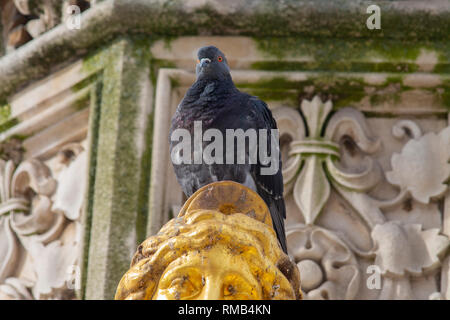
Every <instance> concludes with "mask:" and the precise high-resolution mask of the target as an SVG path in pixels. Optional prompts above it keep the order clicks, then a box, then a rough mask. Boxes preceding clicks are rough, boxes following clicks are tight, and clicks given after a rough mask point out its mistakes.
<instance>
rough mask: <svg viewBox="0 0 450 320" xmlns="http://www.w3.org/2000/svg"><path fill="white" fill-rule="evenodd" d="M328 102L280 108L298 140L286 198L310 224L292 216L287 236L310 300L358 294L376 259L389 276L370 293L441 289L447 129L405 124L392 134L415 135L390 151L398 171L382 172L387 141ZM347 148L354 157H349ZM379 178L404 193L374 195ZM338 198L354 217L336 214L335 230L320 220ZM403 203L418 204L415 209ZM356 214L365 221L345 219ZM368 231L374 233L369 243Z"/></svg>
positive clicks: (406, 295) (288, 132)
mask: <svg viewBox="0 0 450 320" xmlns="http://www.w3.org/2000/svg"><path fill="white" fill-rule="evenodd" d="M331 109H332V105H331V102H326V103H323V102H322V101H321V100H320V99H319V98H318V97H315V98H314V99H313V100H312V101H306V100H305V101H303V102H302V104H301V114H300V113H298V112H297V111H295V110H293V109H290V108H278V109H275V110H274V117H275V119H276V120H277V122H278V126H279V128H280V137H282V138H283V135H284V136H288V137H289V139H288V141H291V142H290V144H289V146H288V150H287V152H284V154H287V155H288V159H287V161H286V159H285V162H286V165H285V167H284V170H283V174H284V177H285V184H286V194H285V197H291V199H293V200H290V201H293V203H294V204H295V205H296V207H297V212H299V213H300V214H301V215H302V218H301V219H300V220H301V221H303V222H302V223H296V224H289V223H288V224H287V225H288V227H287V238H288V247H289V253H290V255H291V256H292V257H293V258H294V259H295V262H297V264H298V267H299V269H300V273H301V274H302V277H303V278H304V281H303V282H302V289H303V291H304V293H305V298H306V299H352V298H358V297H359V294H360V291H361V287H363V286H365V285H366V284H365V283H364V282H363V281H361V280H362V274H361V271H363V272H364V273H365V271H366V270H365V268H364V267H367V266H370V265H373V266H375V267H376V270H378V271H379V273H380V276H381V277H382V286H381V288H379V289H378V290H377V291H375V292H376V295H375V296H374V295H372V296H371V298H378V299H416V298H417V295H416V294H417V293H415V292H414V289H413V287H414V286H417V285H423V286H424V287H426V288H427V289H426V290H428V291H430V294H429V296H430V297H435V296H437V295H439V296H440V293H439V292H433V289H432V287H433V286H435V283H437V280H434V277H435V275H436V272H437V271H438V268H439V267H440V265H441V261H443V259H444V258H445V254H446V251H447V248H448V246H449V244H450V242H449V239H448V238H447V236H444V235H442V234H440V224H441V222H440V221H441V217H440V213H439V209H438V206H437V203H436V202H437V201H440V200H441V199H442V198H443V196H444V194H445V193H446V192H447V191H448V185H447V184H446V183H448V179H449V176H450V164H449V160H450V127H447V128H446V129H444V130H442V131H441V132H440V133H437V134H436V133H432V132H430V133H427V134H425V135H422V131H421V129H420V127H419V126H418V125H417V124H416V123H415V122H413V121H411V120H400V121H398V122H397V123H396V124H395V125H394V126H393V128H392V134H393V136H394V137H395V138H397V139H404V138H405V137H410V138H412V139H411V140H410V141H409V142H407V143H406V144H405V146H404V147H403V150H402V151H401V153H399V154H398V153H394V154H393V155H392V157H391V165H392V170H391V171H389V172H387V173H386V174H385V175H383V174H382V170H381V166H380V165H379V164H378V162H377V161H376V160H375V158H374V157H373V155H375V154H376V153H377V152H378V151H379V150H380V147H381V143H380V142H379V140H378V139H376V138H374V137H373V135H372V134H371V132H370V130H369V126H368V124H367V123H366V119H365V118H364V116H363V114H362V113H361V112H359V111H357V110H355V109H352V108H343V109H340V110H338V111H336V112H335V113H334V114H333V115H331ZM302 116H303V118H304V121H303V119H302ZM304 123H305V124H306V126H305V125H304ZM282 148H283V146H282ZM347 153H352V154H351V156H354V158H355V159H356V160H352V161H342V159H343V158H346V159H348V157H349V155H348V154H347ZM349 163H351V164H352V165H351V166H349V165H348V164H349ZM381 182H383V183H387V184H389V183H390V184H391V185H394V186H396V187H398V189H399V191H398V193H397V194H396V195H395V196H394V197H393V198H391V199H387V200H385V199H378V198H376V197H374V196H373V195H372V194H371V192H372V191H373V190H374V189H375V188H376V187H377V186H378V185H379V184H380V183H381ZM336 199H340V200H336ZM339 201H340V202H339ZM287 202H288V201H287ZM330 202H332V204H330ZM339 203H346V205H343V206H344V207H345V206H348V208H349V209H345V210H346V211H345V212H348V214H349V215H350V220H347V219H341V221H338V219H339V218H334V220H333V221H334V222H335V225H338V227H335V229H334V230H331V229H332V226H331V225H330V224H328V225H327V227H324V226H323V225H321V224H322V223H324V222H323V221H325V220H323V219H322V220H320V215H322V214H323V213H324V211H327V213H328V214H331V215H333V210H336V206H337V205H339ZM404 203H408V204H410V206H411V207H412V208H411V209H408V208H407V210H406V211H408V212H405V209H404V206H405V205H404ZM288 205H289V203H288ZM402 205H403V207H402ZM291 208H292V207H291ZM291 210H292V211H291V214H292V212H293V211H294V212H295V211H296V210H295V209H294V208H292V209H291ZM294 214H295V213H294ZM355 214H356V216H355ZM424 215H428V219H426V218H425V217H423V216H424ZM405 217H406V218H405ZM288 218H289V217H288ZM356 220H360V221H362V223H361V224H360V225H353V226H350V227H346V226H345V224H346V223H347V224H351V223H353V222H354V221H356ZM297 221H298V219H297ZM350 221H352V222H350ZM355 226H356V227H355ZM339 228H341V229H339ZM364 229H366V231H364ZM343 230H347V231H343ZM365 234H366V235H367V238H368V240H367V241H366V243H364V245H362V244H361V242H364V241H361V239H362V238H364V235H365ZM430 288H431V289H430ZM436 290H438V288H437V287H436Z"/></svg>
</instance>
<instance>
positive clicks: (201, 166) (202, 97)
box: [169, 46, 287, 253]
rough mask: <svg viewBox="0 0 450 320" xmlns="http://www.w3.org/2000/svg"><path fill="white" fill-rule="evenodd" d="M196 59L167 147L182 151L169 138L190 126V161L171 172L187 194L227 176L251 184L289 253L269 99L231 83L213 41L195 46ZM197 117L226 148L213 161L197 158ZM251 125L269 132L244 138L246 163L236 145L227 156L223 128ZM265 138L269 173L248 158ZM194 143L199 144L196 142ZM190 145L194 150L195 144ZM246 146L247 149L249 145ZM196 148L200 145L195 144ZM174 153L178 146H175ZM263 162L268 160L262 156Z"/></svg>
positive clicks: (277, 153) (260, 164) (176, 163)
mask: <svg viewBox="0 0 450 320" xmlns="http://www.w3.org/2000/svg"><path fill="white" fill-rule="evenodd" d="M197 55H198V60H197V66H196V81H195V83H194V84H193V85H192V86H191V87H190V88H189V90H188V91H187V92H186V95H185V96H184V98H183V99H182V101H181V102H180V104H179V105H178V107H177V110H176V112H175V114H174V115H173V117H172V123H171V128H170V132H169V144H170V153H171V155H172V154H173V152H174V151H177V152H179V155H180V154H181V153H183V152H180V151H179V150H175V149H178V148H177V147H176V145H178V143H180V140H179V139H174V138H173V136H172V135H173V133H175V132H176V131H177V130H178V129H183V130H185V131H184V132H189V134H190V137H191V139H192V140H191V141H190V142H191V143H192V144H191V146H192V147H189V148H190V149H188V151H187V152H191V154H190V155H189V156H190V159H191V162H189V163H185V162H180V160H179V159H178V160H177V161H174V160H173V159H174V158H173V157H172V164H173V168H174V171H175V175H176V177H177V180H178V182H179V184H180V185H181V188H182V190H183V192H184V193H185V195H186V196H187V197H190V196H191V195H192V194H193V193H194V192H195V191H197V190H198V189H200V188H201V187H203V186H205V185H207V184H209V183H212V182H216V181H224V180H231V181H235V182H238V183H241V184H244V185H245V186H247V187H249V188H251V189H253V190H254V191H256V192H257V193H258V194H259V196H261V198H262V199H263V200H264V201H265V203H266V204H267V206H268V208H269V210H270V214H271V218H272V222H273V226H274V229H275V232H276V234H277V238H278V241H279V244H280V246H281V248H282V250H283V251H284V252H285V253H287V245H286V235H285V230H284V219H285V218H286V208H285V203H284V199H283V176H282V173H281V168H282V163H281V153H280V151H279V140H278V135H276V144H275V145H274V144H271V141H273V139H275V138H274V136H275V135H274V134H273V130H272V129H274V130H277V124H276V122H275V120H274V118H273V116H272V112H271V111H270V109H269V108H268V106H267V104H266V103H265V102H263V101H262V100H260V99H259V98H257V97H254V96H251V95H249V94H247V93H244V92H241V91H239V90H238V89H237V88H236V86H235V85H234V83H233V80H232V77H231V74H230V68H229V66H228V62H227V59H226V57H225V55H224V54H223V53H222V52H221V51H220V50H219V49H218V48H216V47H214V46H207V47H203V48H200V49H199V50H198V54H197ZM196 123H197V124H199V123H201V129H202V132H205V131H206V130H208V129H215V130H216V132H217V130H218V131H219V132H220V133H222V134H223V137H224V138H223V142H222V143H223V148H224V149H225V150H226V152H224V154H223V157H222V158H220V157H221V155H215V156H217V157H216V160H217V159H219V161H215V162H214V163H205V161H201V162H198V161H197V162H195V161H194V160H192V159H194V158H195V152H196V151H195V142H196V141H197V144H198V140H196V141H194V139H195V138H194V137H192V136H193V135H195V124H196ZM228 129H233V130H238V129H242V130H243V131H246V130H248V129H254V130H255V132H259V130H260V129H264V130H266V132H267V135H266V137H265V141H263V140H264V136H258V141H257V143H256V145H254V144H253V145H249V144H250V142H249V140H246V145H245V146H246V148H247V149H246V153H245V155H246V160H245V161H244V163H242V161H241V162H238V159H237V151H238V150H237V148H238V146H237V145H235V146H234V148H235V149H234V151H233V152H234V157H235V158H234V161H233V162H232V163H230V162H227V161H226V159H225V157H226V155H227V154H229V153H230V152H229V150H227V149H226V147H227V145H226V143H225V140H226V139H225V137H226V130H228ZM264 143H265V144H266V146H267V147H266V148H267V149H266V150H268V154H272V152H275V155H278V156H277V157H276V159H275V160H277V161H278V166H277V168H278V169H277V170H276V171H275V172H273V173H272V174H263V172H262V169H263V168H267V167H268V166H269V165H268V164H267V163H264V161H261V159H260V157H259V156H257V159H256V161H253V162H251V161H249V159H250V157H249V155H250V154H251V152H252V150H253V151H255V150H256V153H257V154H259V153H258V151H259V148H260V147H261V145H262V144H264ZM200 144H202V146H203V147H205V146H206V145H207V144H208V142H207V141H203V140H201V142H200ZM197 147H198V146H197ZM193 149H194V150H193ZM247 150H248V151H247ZM197 151H198V149H197ZM175 153H176V152H175ZM266 162H267V161H266Z"/></svg>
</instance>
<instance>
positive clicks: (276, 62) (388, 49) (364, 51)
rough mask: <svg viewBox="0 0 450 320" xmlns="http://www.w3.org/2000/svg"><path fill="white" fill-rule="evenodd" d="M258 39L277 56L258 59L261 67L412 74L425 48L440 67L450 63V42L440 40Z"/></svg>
mask: <svg viewBox="0 0 450 320" xmlns="http://www.w3.org/2000/svg"><path fill="white" fill-rule="evenodd" d="M254 40H255V42H256V45H257V48H258V50H259V51H260V52H261V53H262V54H263V55H264V56H266V57H267V58H269V59H270V58H272V59H273V60H266V61H258V62H255V63H254V64H253V65H252V68H253V69H258V70H286V71H288V70H289V71H290V70H330V71H331V70H333V71H354V72H360V71H361V72H362V71H365V72H405V73H409V72H415V71H417V70H418V68H419V65H418V64H417V62H416V61H417V58H418V57H419V55H420V53H421V52H422V50H427V51H431V52H435V53H436V55H437V56H438V57H439V64H438V66H437V67H439V68H440V69H446V68H449V65H450V54H449V52H450V44H448V43H445V42H440V41H434V42H432V41H404V40H403V41H394V40H387V39H358V40H354V39H326V38H320V39H315V38H292V37H286V38H273V37H271V38H254ZM293 59H296V60H293Z"/></svg>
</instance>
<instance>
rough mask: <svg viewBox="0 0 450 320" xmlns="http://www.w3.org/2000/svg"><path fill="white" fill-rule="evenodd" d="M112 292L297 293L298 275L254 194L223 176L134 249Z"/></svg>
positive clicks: (167, 295)
mask: <svg viewBox="0 0 450 320" xmlns="http://www.w3.org/2000/svg"><path fill="white" fill-rule="evenodd" d="M115 298H116V299H131V300H157V299H166V300H172V299H195V300H239V299H251V300H259V299H264V300H272V299H277V300H283V299H301V291H300V275H299V271H298V268H297V266H296V264H294V263H293V262H292V261H291V260H290V259H289V257H288V256H287V255H286V254H285V253H284V252H283V251H282V250H281V248H280V247H279V244H278V240H277V237H276V234H275V231H274V229H273V227H272V220H271V218H270V212H269V209H268V208H267V206H266V204H265V203H264V201H263V200H262V199H261V198H260V197H259V195H258V194H256V193H255V192H254V191H253V190H251V189H249V188H247V187H245V186H243V185H241V184H239V183H235V182H231V181H221V182H215V183H212V184H209V185H207V186H205V187H203V188H201V189H199V190H198V191H197V192H196V193H194V194H193V195H192V196H191V197H190V198H189V199H188V200H187V201H186V203H185V205H184V206H183V208H182V209H181V211H180V213H179V215H178V217H177V218H175V219H172V220H171V221H169V222H168V223H167V224H166V225H164V226H163V227H162V229H161V230H160V232H159V233H158V234H157V235H155V236H152V237H149V238H148V239H147V240H145V241H144V242H143V243H142V244H141V245H140V246H139V247H138V250H137V252H136V254H135V256H134V257H133V260H132V263H131V268H130V270H128V272H127V273H126V274H125V275H124V276H123V277H122V280H121V281H120V283H119V286H118V288H117V292H116V297H115Z"/></svg>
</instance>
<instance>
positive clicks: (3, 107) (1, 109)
mask: <svg viewBox="0 0 450 320" xmlns="http://www.w3.org/2000/svg"><path fill="white" fill-rule="evenodd" d="M10 116H11V106H10V105H9V104H7V103H5V104H0V125H1V124H3V123H5V122H6V121H8V120H9V117H10Z"/></svg>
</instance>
